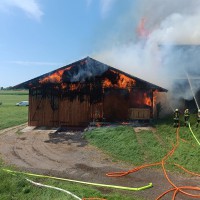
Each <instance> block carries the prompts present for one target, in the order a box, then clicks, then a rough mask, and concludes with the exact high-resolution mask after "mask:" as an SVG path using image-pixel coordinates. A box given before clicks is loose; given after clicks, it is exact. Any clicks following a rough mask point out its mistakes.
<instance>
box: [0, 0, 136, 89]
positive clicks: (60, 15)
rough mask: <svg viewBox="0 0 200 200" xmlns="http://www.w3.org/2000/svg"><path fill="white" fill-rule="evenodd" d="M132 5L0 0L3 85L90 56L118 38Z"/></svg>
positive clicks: (111, 0)
mask: <svg viewBox="0 0 200 200" xmlns="http://www.w3.org/2000/svg"><path fill="white" fill-rule="evenodd" d="M133 2H134V1H132V0H123V1H120V0H1V3H0V27H1V31H0V87H2V86H3V87H8V86H14V85H15V84H18V83H21V82H24V81H26V80H29V79H31V78H34V77H36V76H39V75H41V74H44V73H47V72H49V71H52V70H54V69H56V68H58V67H62V66H63V65H66V64H69V63H71V62H74V61H76V60H79V59H82V58H83V57H86V56H91V57H92V55H93V54H95V52H98V50H99V49H101V48H102V44H104V43H105V45H106V44H107V43H106V40H107V39H109V37H111V35H113V34H115V33H116V34H117V32H118V31H119V24H120V23H121V19H123V16H124V15H125V13H126V11H127V10H130V8H129V7H130V5H133ZM124 20H125V19H124ZM103 46H104V45H103Z"/></svg>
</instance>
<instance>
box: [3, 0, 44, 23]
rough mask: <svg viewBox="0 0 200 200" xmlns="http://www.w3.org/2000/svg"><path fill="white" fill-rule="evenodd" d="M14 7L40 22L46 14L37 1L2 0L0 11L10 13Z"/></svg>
mask: <svg viewBox="0 0 200 200" xmlns="http://www.w3.org/2000/svg"><path fill="white" fill-rule="evenodd" d="M12 7H15V8H19V9H21V10H22V11H24V12H25V13H26V14H27V15H28V16H29V17H32V18H34V19H36V20H40V19H41V17H42V15H43V14H44V13H43V12H42V10H41V8H40V6H39V4H38V2H37V0H1V5H0V9H1V10H4V11H10V9H11V8H12Z"/></svg>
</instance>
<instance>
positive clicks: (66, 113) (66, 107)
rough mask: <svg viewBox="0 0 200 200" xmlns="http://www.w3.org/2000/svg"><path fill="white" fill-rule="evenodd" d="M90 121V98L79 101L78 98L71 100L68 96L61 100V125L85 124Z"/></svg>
mask: <svg viewBox="0 0 200 200" xmlns="http://www.w3.org/2000/svg"><path fill="white" fill-rule="evenodd" d="M89 121H90V104H89V100H88V99H85V101H82V102H81V101H79V99H78V98H76V99H74V100H73V101H70V100H69V99H67V98H64V99H61V100H60V107H59V122H60V125H68V126H85V125H88V123H89Z"/></svg>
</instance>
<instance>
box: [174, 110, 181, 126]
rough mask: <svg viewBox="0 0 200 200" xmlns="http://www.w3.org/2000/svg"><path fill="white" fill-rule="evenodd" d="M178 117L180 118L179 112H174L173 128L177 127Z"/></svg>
mask: <svg viewBox="0 0 200 200" xmlns="http://www.w3.org/2000/svg"><path fill="white" fill-rule="evenodd" d="M179 117H180V112H179V110H178V109H176V110H175V111H174V127H178V126H179Z"/></svg>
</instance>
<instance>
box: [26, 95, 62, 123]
mask: <svg viewBox="0 0 200 200" xmlns="http://www.w3.org/2000/svg"><path fill="white" fill-rule="evenodd" d="M58 113H59V110H58V109H56V110H54V109H52V105H51V100H50V99H49V98H46V97H42V96H29V125H30V126H58V125H59V118H58V116H59V115H58Z"/></svg>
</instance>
